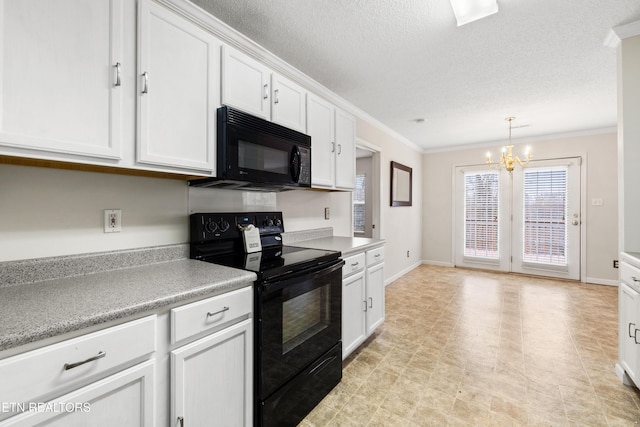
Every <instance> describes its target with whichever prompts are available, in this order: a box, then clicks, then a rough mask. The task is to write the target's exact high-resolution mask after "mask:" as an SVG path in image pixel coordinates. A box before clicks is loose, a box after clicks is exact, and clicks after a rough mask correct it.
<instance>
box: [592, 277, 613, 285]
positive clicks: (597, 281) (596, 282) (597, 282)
mask: <svg viewBox="0 0 640 427" xmlns="http://www.w3.org/2000/svg"><path fill="white" fill-rule="evenodd" d="M584 281H585V282H586V283H593V284H594V285H607V286H618V285H619V284H620V282H618V281H617V280H611V279H598V278H597V277H585V279H584Z"/></svg>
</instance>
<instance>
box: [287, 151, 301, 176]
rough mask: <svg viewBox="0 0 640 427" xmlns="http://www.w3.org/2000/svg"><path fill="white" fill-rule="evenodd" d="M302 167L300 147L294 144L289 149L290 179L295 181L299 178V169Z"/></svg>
mask: <svg viewBox="0 0 640 427" xmlns="http://www.w3.org/2000/svg"><path fill="white" fill-rule="evenodd" d="M301 169H302V162H301V161H300V149H299V148H298V146H297V145H295V146H294V147H293V148H292V149H291V164H290V165H289V170H290V172H291V179H292V180H293V182H295V183H297V182H298V180H299V179H300V171H301Z"/></svg>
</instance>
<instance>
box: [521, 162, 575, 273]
mask: <svg viewBox="0 0 640 427" xmlns="http://www.w3.org/2000/svg"><path fill="white" fill-rule="evenodd" d="M523 192H524V197H523V199H524V211H523V212H524V227H523V229H524V236H523V239H524V240H523V245H522V246H523V257H522V260H523V261H525V262H526V261H528V262H541V263H547V264H556V265H567V221H566V219H567V167H566V166H563V167H558V168H550V169H533V170H525V171H524V189H523Z"/></svg>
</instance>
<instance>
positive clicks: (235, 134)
mask: <svg viewBox="0 0 640 427" xmlns="http://www.w3.org/2000/svg"><path fill="white" fill-rule="evenodd" d="M217 114H218V116H217V119H218V120H217V121H218V132H217V162H216V165H217V171H216V172H217V176H216V177H215V178H204V179H197V180H192V181H189V185H191V186H197V187H217V188H239V189H262V190H282V189H295V188H305V187H311V137H310V136H309V135H305V134H303V133H301V132H298V131H295V130H293V129H289V128H286V127H284V126H281V125H278V124H276V123H272V122H269V121H267V120H264V119H261V118H259V117H255V116H252V115H250V114H247V113H245V112H243V111H240V110H236V109H234V108H231V107H228V106H223V107H220V108H218V112H217Z"/></svg>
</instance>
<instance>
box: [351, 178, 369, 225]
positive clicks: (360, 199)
mask: <svg viewBox="0 0 640 427" xmlns="http://www.w3.org/2000/svg"><path fill="white" fill-rule="evenodd" d="M366 180H367V176H366V175H356V189H355V191H354V192H353V231H354V232H355V233H364V232H365V230H364V211H365V200H364V192H365V185H366V184H365V182H366Z"/></svg>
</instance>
